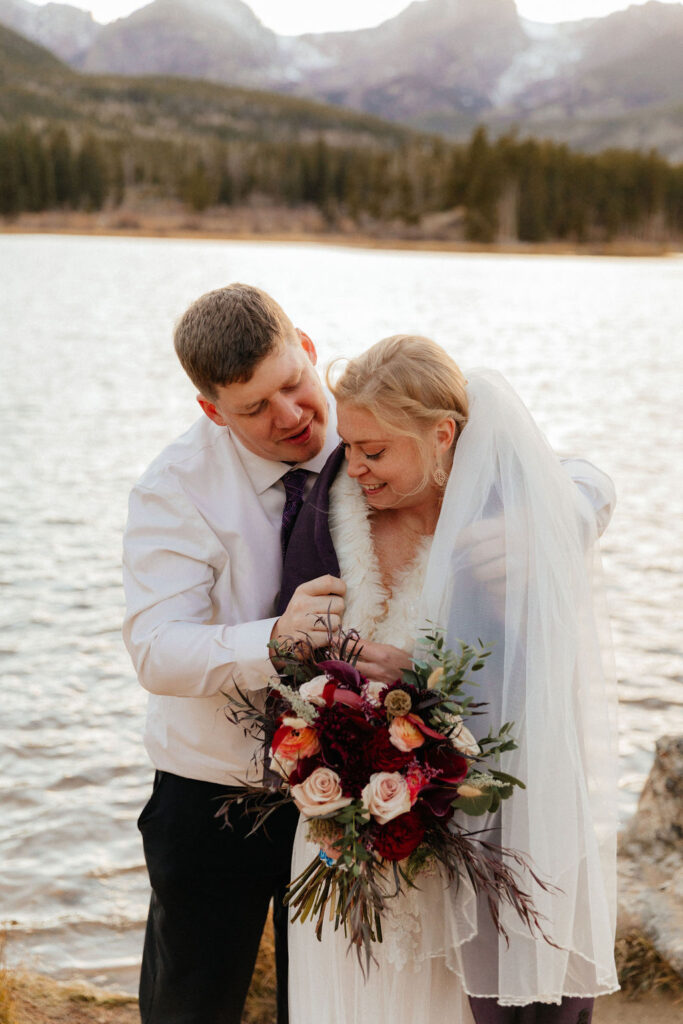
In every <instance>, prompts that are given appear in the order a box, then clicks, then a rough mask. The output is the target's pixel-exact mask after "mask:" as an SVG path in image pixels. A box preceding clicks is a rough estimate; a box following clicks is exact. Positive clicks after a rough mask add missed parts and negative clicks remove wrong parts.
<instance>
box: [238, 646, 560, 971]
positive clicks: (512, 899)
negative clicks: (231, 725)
mask: <svg viewBox="0 0 683 1024" xmlns="http://www.w3.org/2000/svg"><path fill="white" fill-rule="evenodd" d="M422 643H423V648H424V658H423V659H421V660H416V661H415V662H414V663H413V667H412V669H411V670H410V671H406V672H403V674H402V678H401V679H400V680H397V681H396V682H393V683H391V684H389V685H385V684H382V683H377V682H373V681H371V680H368V679H366V678H364V677H363V676H362V675H361V674H360V672H359V671H358V670H357V668H356V667H355V661H356V660H357V657H358V653H359V651H360V648H359V645H358V642H357V637H356V636H355V634H353V633H351V634H347V635H343V636H341V637H340V641H339V643H338V644H337V645H336V648H332V649H333V650H335V651H336V654H337V656H336V657H335V658H332V657H329V658H325V659H324V660H316V659H317V658H319V657H320V653H319V652H317V651H313V649H312V648H311V647H310V645H308V644H306V643H305V642H301V643H297V644H294V645H291V646H290V647H289V648H288V649H286V650H283V649H278V650H277V654H278V657H279V659H280V664H281V665H282V668H281V673H280V677H279V678H278V679H276V680H275V681H274V683H273V686H272V689H271V691H270V695H269V698H268V702H267V706H266V709H265V711H264V710H263V709H260V708H258V707H257V706H256V705H255V704H254V703H253V702H252V701H251V700H250V698H249V697H248V696H246V695H244V694H242V693H239V694H238V695H237V696H232V697H229V698H228V699H229V705H228V708H227V714H228V716H229V717H230V719H231V720H232V721H234V722H236V723H238V724H242V725H243V726H245V727H246V729H247V730H248V731H249V732H251V733H252V734H253V735H260V736H261V737H264V736H265V737H266V738H267V742H266V744H265V746H266V747H268V748H269V749H268V753H269V757H268V760H269V762H270V767H269V771H267V772H266V775H267V776H268V777H269V778H270V779H271V782H270V784H269V785H266V786H264V788H262V789H260V790H259V789H255V788H252V789H250V790H249V796H250V797H251V800H252V803H253V805H254V807H255V809H256V811H257V817H256V822H255V826H254V828H258V827H259V826H260V825H262V824H263V823H264V822H265V821H266V819H267V817H268V815H269V814H270V813H271V812H272V810H273V809H274V807H275V806H277V802H278V801H277V799H276V800H275V802H274V800H273V794H274V793H275V794H278V795H279V798H280V802H281V801H294V803H295V804H296V806H297V807H298V808H299V810H300V812H301V813H302V814H303V815H304V817H305V818H306V819H307V821H308V838H309V840H310V841H312V842H313V843H315V844H316V845H317V846H318V847H319V851H320V852H319V854H316V856H315V857H314V858H313V859H312V861H311V863H310V864H309V865H308V866H307V868H306V869H305V870H304V871H303V872H302V873H301V874H300V875H299V877H298V878H295V879H294V880H293V881H292V882H291V883H290V886H289V893H288V897H287V902H288V903H289V906H290V907H291V908H292V909H293V910H294V915H293V920H296V919H297V918H298V919H299V920H301V921H305V920H306V919H307V918H310V919H312V920H313V921H314V922H315V929H316V934H317V936H318V938H319V939H320V938H321V935H322V929H323V924H324V921H325V920H326V919H329V920H330V921H332V922H333V925H334V928H335V929H337V928H339V927H343V928H344V931H345V934H347V935H348V936H349V940H350V944H351V945H352V946H355V947H356V950H357V952H358V955H359V958H361V957H362V953H363V952H365V960H366V965H367V964H368V963H369V960H370V958H371V957H372V943H373V942H375V941H377V942H381V941H382V914H383V912H384V911H385V909H386V904H387V900H388V899H390V898H392V897H394V896H397V895H398V894H399V893H401V892H403V891H404V890H405V887H406V886H412V885H414V884H415V879H416V877H417V876H418V875H419V874H420V872H421V871H422V870H425V869H427V868H429V867H432V866H434V865H436V864H440V865H441V866H442V868H443V870H444V872H445V874H446V876H447V877H448V879H449V880H450V882H451V883H452V884H456V885H457V884H458V883H459V880H460V879H461V878H462V877H463V876H467V877H468V878H469V879H470V881H471V883H472V884H473V886H474V888H475V890H476V891H478V892H481V893H483V894H484V895H485V896H486V897H487V898H488V906H489V909H490V913H491V915H492V917H493V920H494V922H495V924H496V926H497V927H498V929H499V931H501V933H503V934H505V933H504V929H503V926H502V924H501V923H500V921H499V915H498V906H499V904H500V902H501V901H503V902H507V903H508V904H510V905H512V906H513V907H514V908H515V909H516V911H517V913H518V914H519V916H520V918H521V919H522V920H523V921H524V922H525V924H526V925H527V926H528V927H529V929H530V930H532V931H533V930H534V929H537V930H538V931H540V932H541V934H543V932H542V929H541V927H540V923H539V919H538V915H537V914H536V913H535V911H534V908H533V904H532V901H531V897H530V896H529V895H528V894H527V893H525V892H523V891H522V890H521V889H520V887H519V882H518V877H519V874H518V871H517V870H516V869H518V868H522V867H524V868H526V869H527V870H530V869H529V867H528V865H527V864H526V863H525V861H524V859H523V858H522V856H521V855H520V854H518V853H516V852H514V851H507V850H502V849H501V848H500V847H499V846H497V845H495V844H493V843H490V842H488V841H487V840H486V839H485V838H484V837H483V834H482V833H481V832H480V831H470V830H468V829H467V828H465V826H464V825H463V824H462V816H458V817H457V818H456V817H454V815H455V812H456V811H462V812H464V814H465V815H469V816H472V815H481V814H485V813H487V812H493V811H495V810H496V809H497V808H498V807H499V805H500V802H501V801H502V800H506V799H508V798H509V797H510V796H511V795H512V793H513V790H514V788H515V787H516V786H521V787H523V783H522V782H521V781H520V780H519V779H515V778H513V777H512V776H510V775H507V774H506V773H505V772H502V771H499V770H498V769H497V768H494V767H493V766H492V763H491V762H494V763H498V760H499V756H500V754H502V753H504V752H505V751H506V750H511V749H514V747H515V742H514V739H513V738H512V735H511V728H512V723H506V724H504V725H503V726H502V728H501V729H499V731H498V733H497V734H495V735H494V734H493V733H492V731H491V730H489V732H488V735H486V736H485V738H483V739H480V740H478V741H476V740H475V739H474V737H473V735H472V733H471V732H470V731H469V729H468V728H467V725H466V722H467V721H468V719H469V718H470V717H471V716H475V715H482V714H484V713H485V712H484V710H483V709H484V707H485V705H484V704H482V703H475V702H474V700H473V698H472V696H471V695H468V694H467V693H466V691H465V687H466V686H467V685H468V684H469V685H472V684H471V682H470V681H469V680H468V679H467V678H466V677H467V674H468V672H476V671H478V670H479V669H481V668H483V666H484V660H485V658H487V657H488V655H489V653H490V651H488V650H486V649H485V648H484V647H482V645H481V643H480V644H479V648H477V649H475V648H473V647H470V646H468V645H466V644H461V647H460V650H459V651H458V652H457V653H454V652H453V651H450V650H446V649H445V648H444V641H443V637H441V636H440V635H438V634H436V635H433V636H428V637H426V638H425V639H424V641H423V642H422ZM328 653H329V651H328ZM237 799H244V797H240V796H234V797H229V798H228V799H227V800H226V802H225V804H224V805H223V807H222V808H221V811H220V812H219V814H220V813H225V812H226V811H227V809H228V807H229V806H230V804H231V803H232V802H234V801H235V800H237ZM531 874H532V876H533V877H534V879H535V880H536V881H537V882H538V883H539V884H540V885H541V886H543V887H544V888H546V886H545V885H544V883H542V882H540V881H539V879H538V878H536V876H535V875H534V874H533V872H531Z"/></svg>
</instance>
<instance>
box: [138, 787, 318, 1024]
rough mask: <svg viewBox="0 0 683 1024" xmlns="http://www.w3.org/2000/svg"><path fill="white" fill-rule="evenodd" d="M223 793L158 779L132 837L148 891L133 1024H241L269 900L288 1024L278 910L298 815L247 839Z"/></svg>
mask: <svg viewBox="0 0 683 1024" xmlns="http://www.w3.org/2000/svg"><path fill="white" fill-rule="evenodd" d="M230 790H231V787H229V786H224V785H219V784H215V783H211V782H199V781H196V780H194V779H185V778H181V777H180V776H178V775H171V774H170V773H168V772H157V773H156V776H155V780H154V789H153V792H152V796H151V798H150V800H149V802H148V803H147V805H146V806H145V808H144V810H143V812H142V814H141V815H140V819H139V821H138V827H139V829H140V831H141V833H142V840H143V845H144V849H145V860H146V862H147V870H148V872H149V878H150V883H151V886H152V898H151V902H150V908H149V917H148V919H147V931H146V934H145V945H144V950H143V957H142V970H141V974H140V1016H141V1020H142V1024H240V1019H241V1015H242V1009H243V1007H244V1002H245V999H246V996H247V992H248V990H249V983H250V981H251V976H252V972H253V969H254V964H255V962H256V955H257V952H258V947H259V942H260V939H261V934H262V932H263V927H264V924H265V920H266V915H267V913H268V906H269V903H270V900H271V898H272V900H273V909H274V914H273V916H274V924H275V946H276V963H277V983H278V1018H277V1019H278V1024H287V1020H288V1016H287V910H286V908H285V907H283V905H282V897H283V895H284V891H285V887H286V885H287V883H288V881H289V878H290V862H291V854H292V844H293V841H294V832H295V830H296V824H297V820H298V816H299V815H298V811H297V810H296V808H295V807H294V806H293V805H291V804H290V805H287V806H285V807H281V808H278V809H277V811H274V812H273V813H272V814H271V816H270V817H269V819H268V822H267V824H266V827H265V830H264V829H260V830H259V832H258V833H257V834H256V835H254V836H249V837H247V833H248V832H249V830H250V829H251V827H252V825H253V821H254V819H253V815H250V814H245V813H244V811H243V809H242V808H241V807H240V806H239V805H238V806H233V807H232V808H231V811H230V823H231V825H232V828H228V827H225V826H224V825H223V823H222V822H221V821H220V820H219V819H217V818H215V817H214V815H215V813H216V811H217V810H218V808H219V807H220V805H221V799H220V798H221V797H223V796H225V794H226V793H227V792H229V791H230Z"/></svg>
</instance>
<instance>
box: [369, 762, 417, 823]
mask: <svg viewBox="0 0 683 1024" xmlns="http://www.w3.org/2000/svg"><path fill="white" fill-rule="evenodd" d="M361 798H362V800H363V803H364V805H365V806H366V807H367V809H368V811H369V812H370V814H371V815H372V816H373V818H375V819H376V820H377V821H378V822H379V823H380V825H386V823H387V822H388V821H391V819H392V818H398V816H399V814H405V813H406V812H407V811H409V810H410V808H411V806H412V803H411V800H410V790H409V789H408V783H407V782H406V780H405V779H404V778H403V776H402V775H401V774H400V773H399V772H375V774H374V775H371V776H370V781H369V782H368V784H367V786H366V787H365V789H364V790H363V792H362V794H361Z"/></svg>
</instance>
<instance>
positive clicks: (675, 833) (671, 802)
mask: <svg viewBox="0 0 683 1024" xmlns="http://www.w3.org/2000/svg"><path fill="white" fill-rule="evenodd" d="M618 928H619V931H620V932H622V933H623V932H625V931H628V930H631V929H637V930H638V931H641V932H642V933H643V934H644V935H645V936H646V937H647V938H648V939H650V941H651V942H652V943H653V945H654V947H655V949H656V950H657V952H658V953H659V955H660V956H661V957H662V958H663V959H664V960H666V961H668V963H669V964H671V966H672V967H673V968H674V970H675V971H677V972H678V974H680V975H681V977H683V736H662V737H661V738H660V739H659V740H657V744H656V750H655V761H654V764H653V766H652V770H651V772H650V775H649V777H648V780H647V782H646V783H645V786H644V788H643V792H642V794H641V796H640V800H639V802H638V809H637V811H636V813H635V815H634V816H633V818H632V820H631V821H630V822H629V824H628V826H627V827H626V829H625V830H624V832H623V834H622V835H621V836H620V840H619V913H618Z"/></svg>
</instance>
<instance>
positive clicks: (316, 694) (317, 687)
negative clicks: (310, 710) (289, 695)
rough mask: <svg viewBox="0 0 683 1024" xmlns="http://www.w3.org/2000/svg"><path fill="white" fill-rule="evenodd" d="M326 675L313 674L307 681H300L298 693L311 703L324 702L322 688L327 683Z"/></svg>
mask: <svg viewBox="0 0 683 1024" xmlns="http://www.w3.org/2000/svg"><path fill="white" fill-rule="evenodd" d="M329 681H330V680H329V679H328V678H327V676H314V678H313V679H309V680H308V682H307V683H302V684H301V686H300V687H299V695H300V696H301V697H303V699H304V700H308V701H310V702H311V704H324V703H325V701H324V700H323V690H324V689H325V687H326V686H327V684H328V683H329Z"/></svg>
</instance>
